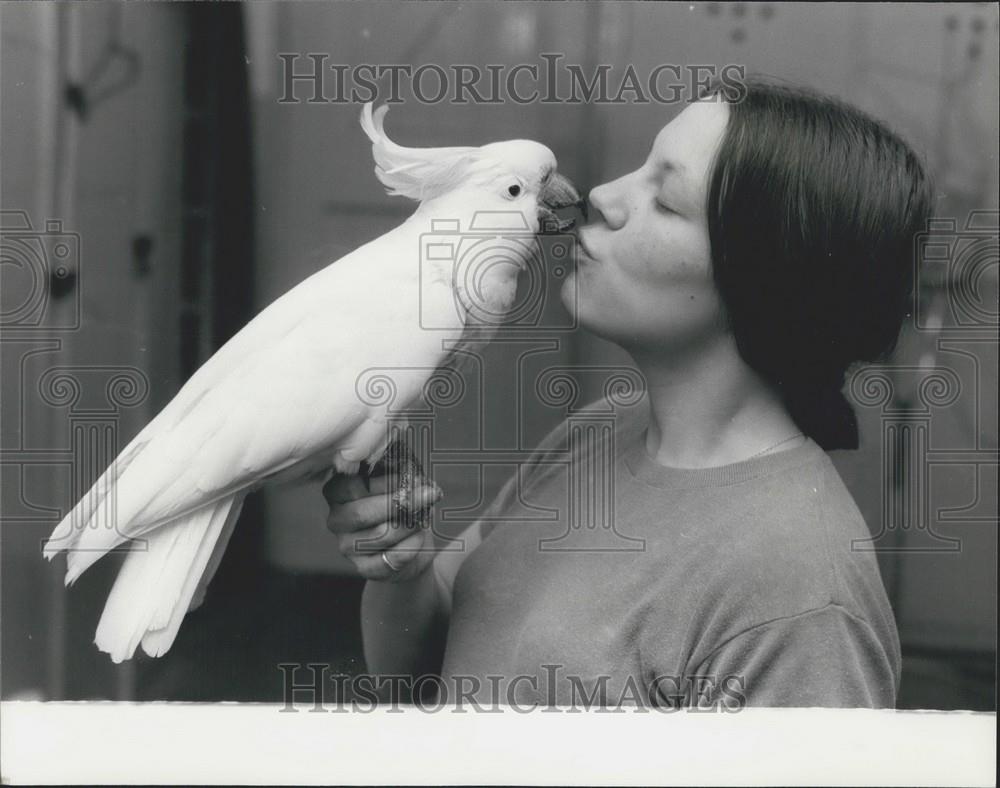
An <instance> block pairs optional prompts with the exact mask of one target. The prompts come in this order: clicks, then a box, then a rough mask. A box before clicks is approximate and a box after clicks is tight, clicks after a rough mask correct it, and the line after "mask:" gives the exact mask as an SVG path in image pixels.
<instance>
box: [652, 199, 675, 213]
mask: <svg viewBox="0 0 1000 788" xmlns="http://www.w3.org/2000/svg"><path fill="white" fill-rule="evenodd" d="M656 207H657V209H658V210H660V211H662V212H663V213H677V211H675V210H674V209H673V208H671V207H670V206H669V205H667V204H666V203H664V202H661V201H660V200H657V201H656Z"/></svg>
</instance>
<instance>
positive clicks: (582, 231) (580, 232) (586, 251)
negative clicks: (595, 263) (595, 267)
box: [574, 227, 596, 260]
mask: <svg viewBox="0 0 1000 788" xmlns="http://www.w3.org/2000/svg"><path fill="white" fill-rule="evenodd" d="M586 231H587V228H586V227H577V228H575V231H574V235H576V243H577V246H578V247H579V248H580V251H581V252H583V256H584V257H586V258H587V259H588V260H594V259H596V258H595V257H594V254H593V252H591V251H590V247H589V246H588V245H587V239H586Z"/></svg>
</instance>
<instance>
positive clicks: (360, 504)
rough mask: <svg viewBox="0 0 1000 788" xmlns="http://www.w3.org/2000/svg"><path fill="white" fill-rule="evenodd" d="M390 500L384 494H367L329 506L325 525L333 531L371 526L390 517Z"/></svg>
mask: <svg viewBox="0 0 1000 788" xmlns="http://www.w3.org/2000/svg"><path fill="white" fill-rule="evenodd" d="M391 509H392V502H391V501H390V500H389V498H388V496H386V495H369V496H367V497H364V498H358V499H356V500H353V501H349V502H347V503H338V504H333V505H332V506H330V513H329V514H328V515H327V518H326V527H327V529H329V530H330V531H332V532H333V533H344V532H350V531H360V530H363V529H365V528H373V527H375V526H377V525H379V524H381V523H384V522H385V521H386V520H389V519H390V515H391V513H392V512H391Z"/></svg>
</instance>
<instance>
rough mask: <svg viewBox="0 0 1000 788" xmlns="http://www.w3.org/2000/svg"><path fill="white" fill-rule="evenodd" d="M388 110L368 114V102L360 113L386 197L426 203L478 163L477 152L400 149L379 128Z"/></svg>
mask: <svg viewBox="0 0 1000 788" xmlns="http://www.w3.org/2000/svg"><path fill="white" fill-rule="evenodd" d="M388 111H389V106H388V105H387V104H383V105H382V106H381V107H379V108H378V109H377V110H375V111H374V112H372V104H371V102H369V103H367V104H365V106H364V108H363V109H362V110H361V128H362V129H364V132H365V134H367V135H368V139H370V140H371V141H372V155H373V156H374V157H375V175H376V176H377V177H378V179H379V180H380V181H381V182H382V185H383V186H385V188H386V190H387V191H388V192H389V194H392V195H400V196H402V197H409V198H410V199H411V200H418V201H420V200H426V199H429V198H431V197H434V196H436V195H437V194H442V193H443V192H445V191H447V190H448V188H450V187H451V186H453V185H456V184H457V183H459V182H461V180H462V179H463V177H464V175H465V174H466V173H467V172H471V170H473V169H474V168H475V165H476V164H477V162H478V155H477V154H478V151H479V149H478V148H473V147H456V148H404V147H403V146H402V145H397V144H396V143H395V142H393V141H392V140H390V139H389V138H388V137H387V136H386V133H385V129H384V128H383V125H382V124H383V119H384V118H385V114H386V113H387V112H388Z"/></svg>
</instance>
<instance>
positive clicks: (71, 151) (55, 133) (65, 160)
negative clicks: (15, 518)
mask: <svg viewBox="0 0 1000 788" xmlns="http://www.w3.org/2000/svg"><path fill="white" fill-rule="evenodd" d="M80 24H81V23H80V19H79V16H78V14H77V12H76V7H75V6H73V5H71V4H69V3H59V4H57V5H56V6H55V20H54V26H52V27H50V26H49V25H46V28H47V35H46V37H47V38H49V39H50V43H51V50H50V51H52V52H54V55H53V56H52V57H53V58H54V60H55V64H56V66H55V73H54V74H53V75H52V82H53V83H54V84H52V86H51V93H50V94H49V101H51V102H52V105H51V106H52V110H53V115H52V133H51V157H52V170H51V189H52V192H51V197H50V200H51V202H50V204H49V205H48V206H46V208H47V210H45V211H44V212H43V213H42V214H41V215H42V216H50V217H54V218H56V219H58V220H60V221H62V222H63V225H64V226H69V227H73V226H76V224H77V222H76V200H75V190H76V180H77V178H76V175H77V167H76V165H77V149H78V145H79V139H78V137H79V135H78V132H79V129H78V127H77V119H76V117H75V116H74V115H73V113H72V112H70V109H69V107H68V106H67V104H66V102H65V101H64V99H63V91H64V88H65V86H66V85H67V84H69V83H70V82H71V81H75V80H76V79H77V78H78V77H79V73H80ZM49 30H51V32H49ZM48 89H49V87H48V86H46V90H48ZM76 275H77V277H78V279H77V281H79V272H76ZM65 308H66V304H61V303H60V301H59V299H53V300H52V302H51V304H50V306H49V319H50V320H53V321H54V325H59V324H60V322H61V321H60V315H59V314H58V313H59V311H60V310H61V309H65ZM64 341H65V340H64ZM60 345H61V346H62V347H61V352H56V353H54V354H53V357H52V360H54V361H57V362H58V363H61V364H71V363H72V361H73V359H72V350H71V347H72V346H70V349H67V348H66V346H65V345H64V344H63V342H60ZM44 418H46V419H48V421H49V424H48V429H47V430H46V431H45V432H46V434H47V435H50V436H52V435H58V434H59V433H60V432H61V431H63V430H64V429H65V425H64V424H63V423H61V420H60V414H59V413H58V412H57V411H55V410H54V409H48V410H45V411H44ZM49 589H50V593H49V605H48V611H47V613H48V616H49V620H50V621H51V622H52V624H51V627H50V629H49V633H50V637H51V639H50V642H49V653H48V664H47V665H46V673H47V679H46V685H47V692H48V697H50V698H56V699H59V698H63V697H65V695H66V644H67V641H66V627H67V620H66V612H67V611H66V589H65V588H64V586H63V582H62V578H61V577H60V576H59V575H58V573H51V580H50V583H49Z"/></svg>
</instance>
